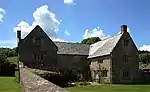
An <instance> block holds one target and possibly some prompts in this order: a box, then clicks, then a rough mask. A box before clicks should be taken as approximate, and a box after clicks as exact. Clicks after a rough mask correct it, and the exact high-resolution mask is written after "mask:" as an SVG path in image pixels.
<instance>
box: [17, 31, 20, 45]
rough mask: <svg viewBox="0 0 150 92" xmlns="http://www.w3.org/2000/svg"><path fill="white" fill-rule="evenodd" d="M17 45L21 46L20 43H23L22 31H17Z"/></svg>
mask: <svg viewBox="0 0 150 92" xmlns="http://www.w3.org/2000/svg"><path fill="white" fill-rule="evenodd" d="M17 41H18V42H17V43H18V45H19V43H20V41H21V31H20V30H17Z"/></svg>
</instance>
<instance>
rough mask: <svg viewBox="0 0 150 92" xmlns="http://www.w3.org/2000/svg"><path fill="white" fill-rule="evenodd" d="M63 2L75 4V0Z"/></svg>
mask: <svg viewBox="0 0 150 92" xmlns="http://www.w3.org/2000/svg"><path fill="white" fill-rule="evenodd" d="M64 4H73V5H75V1H74V0H64Z"/></svg>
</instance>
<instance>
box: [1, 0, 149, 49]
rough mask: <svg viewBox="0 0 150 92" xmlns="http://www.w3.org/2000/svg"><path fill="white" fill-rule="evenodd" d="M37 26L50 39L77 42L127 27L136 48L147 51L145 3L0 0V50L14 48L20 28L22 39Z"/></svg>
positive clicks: (129, 0) (139, 0)
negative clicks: (0, 48) (1, 48)
mask: <svg viewBox="0 0 150 92" xmlns="http://www.w3.org/2000/svg"><path fill="white" fill-rule="evenodd" d="M37 24H38V25H41V26H42V28H43V29H44V30H45V31H46V32H47V33H48V34H49V36H50V37H51V39H53V40H57V41H71V42H80V41H81V40H82V39H84V38H87V37H92V36H99V37H100V38H102V39H103V38H106V37H109V36H111V35H115V34H117V33H118V32H119V31H120V26H121V25H122V24H127V25H128V29H129V31H130V34H131V35H132V37H133V40H134V42H135V43H136V45H137V47H138V48H140V49H142V50H149V51H150V41H149V40H150V37H149V34H150V31H149V30H150V1H149V0H144V1H143V0H22V1H20V0H1V1H0V46H1V47H2V46H4V47H14V46H16V32H14V31H16V30H17V29H18V27H16V26H21V31H22V35H23V36H26V35H27V34H28V33H29V32H30V31H31V30H32V29H33V28H34V27H35V25H37Z"/></svg>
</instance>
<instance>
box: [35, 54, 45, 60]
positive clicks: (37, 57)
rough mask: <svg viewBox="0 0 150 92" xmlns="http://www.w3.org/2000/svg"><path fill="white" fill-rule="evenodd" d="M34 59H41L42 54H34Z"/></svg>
mask: <svg viewBox="0 0 150 92" xmlns="http://www.w3.org/2000/svg"><path fill="white" fill-rule="evenodd" d="M34 59H35V60H36V61H43V60H44V56H43V54H42V53H40V54H34Z"/></svg>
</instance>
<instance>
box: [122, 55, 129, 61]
mask: <svg viewBox="0 0 150 92" xmlns="http://www.w3.org/2000/svg"><path fill="white" fill-rule="evenodd" d="M123 59H124V62H125V63H127V62H128V56H127V55H124V58H123Z"/></svg>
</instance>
